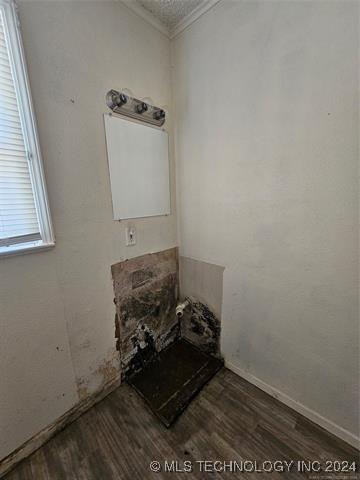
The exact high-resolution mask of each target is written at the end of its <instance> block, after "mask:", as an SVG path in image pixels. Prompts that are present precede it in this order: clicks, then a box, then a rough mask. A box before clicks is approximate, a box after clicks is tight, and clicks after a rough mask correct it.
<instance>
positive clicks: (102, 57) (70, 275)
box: [0, 0, 177, 458]
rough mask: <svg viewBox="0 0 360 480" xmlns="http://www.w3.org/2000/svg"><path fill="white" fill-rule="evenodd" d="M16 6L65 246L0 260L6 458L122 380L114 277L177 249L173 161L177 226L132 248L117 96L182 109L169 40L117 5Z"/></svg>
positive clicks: (0, 418)
mask: <svg viewBox="0 0 360 480" xmlns="http://www.w3.org/2000/svg"><path fill="white" fill-rule="evenodd" d="M17 3H19V14H20V22H21V31H22V36H23V42H24V48H25V54H26V60H27V64H28V70H29V77H30V84H31V89H32V94H33V101H34V107H35V113H36V118H37V123H38V128H39V136H40V145H41V149H42V154H43V160H44V167H45V175H46V181H47V187H48V192H49V200H50V207H51V212H52V219H53V222H54V228H55V235H56V246H55V248H53V249H51V250H49V251H44V252H39V253H32V254H28V255H20V256H16V257H11V258H0V355H1V361H0V432H1V434H0V458H2V457H4V456H6V455H7V454H9V453H10V452H11V451H13V450H14V449H15V448H17V447H19V446H20V445H21V444H23V443H24V442H25V441H27V440H28V439H29V438H30V437H32V436H33V435H35V434H37V433H38V432H39V431H40V430H41V429H43V428H45V427H46V426H47V425H50V424H51V423H52V422H54V420H56V419H57V418H58V417H60V416H61V415H62V414H64V413H65V412H66V411H67V410H69V409H70V408H71V407H72V406H74V405H75V404H76V403H77V402H78V401H79V400H80V399H84V398H86V397H87V396H89V395H91V394H92V393H94V392H96V391H98V390H99V389H101V388H102V387H103V385H104V384H106V382H108V381H111V380H112V379H114V378H116V377H118V376H119V354H118V352H117V351H116V349H115V339H114V304H113V286H112V279H111V270H110V267H111V265H113V264H115V263H116V262H119V261H121V260H124V259H125V258H128V257H131V256H139V255H142V254H144V253H148V252H156V251H159V250H164V249H167V248H171V247H174V246H175V245H176V244H177V241H176V223H175V215H174V212H175V204H174V163H173V156H172V155H170V170H171V192H172V214H171V215H168V216H163V217H153V218H149V219H138V220H134V221H132V224H133V225H135V227H136V229H137V244H136V246H133V247H125V227H126V225H127V222H114V221H113V218H112V205H111V191H110V182H109V172H108V165H107V156H106V144H105V134H104V124H103V113H104V112H106V111H107V110H108V109H107V107H106V105H105V94H106V92H107V91H108V90H109V89H110V88H115V89H121V88H130V89H131V90H132V91H133V93H134V94H135V95H136V96H138V97H140V98H141V97H149V96H150V97H152V99H153V101H154V102H155V104H156V105H160V106H161V105H168V107H169V108H170V109H171V99H170V51H169V40H168V38H166V37H165V36H164V35H162V34H161V33H159V32H158V31H157V30H156V29H154V28H153V27H152V26H151V25H149V24H148V23H146V22H145V21H144V20H142V19H141V18H139V17H138V16H137V15H135V14H134V13H132V12H131V11H130V10H128V9H127V8H126V7H125V6H123V5H122V4H121V2H117V1H114V2H112V1H106V2H103V1H98V2H96V1H92V2H75V1H74V2H68V1H64V2H57V1H51V2H37V1H31V0H27V1H24V2H22V1H20V2H17ZM171 118H172V114H171V112H170V115H169V118H168V119H167V121H166V124H165V127H166V128H167V129H170V130H171ZM171 142H172V137H171V136H170V143H171ZM134 282H135V283H136V282H141V279H136V278H135V279H134Z"/></svg>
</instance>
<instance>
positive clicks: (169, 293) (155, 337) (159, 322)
mask: <svg viewBox="0 0 360 480" xmlns="http://www.w3.org/2000/svg"><path fill="white" fill-rule="evenodd" d="M111 271H112V276H113V282H114V293H115V299H114V301H115V305H116V318H115V324H116V334H115V335H116V338H117V348H118V350H119V351H120V359H121V368H122V374H123V376H124V375H129V374H131V373H133V372H134V371H137V370H139V369H140V368H141V367H142V366H143V365H144V364H145V363H147V362H148V361H149V360H151V359H153V358H154V356H155V355H156V353H157V352H159V351H160V350H162V349H163V348H165V347H166V346H167V345H169V344H170V343H171V342H172V341H174V340H175V339H176V338H177V337H178V336H179V333H180V332H179V325H178V320H177V318H176V315H175V308H176V303H177V298H178V254H177V248H171V249H169V250H164V251H162V252H158V253H152V254H147V255H142V256H140V257H136V258H132V259H130V260H125V261H123V262H119V263H116V264H115V265H112V267H111Z"/></svg>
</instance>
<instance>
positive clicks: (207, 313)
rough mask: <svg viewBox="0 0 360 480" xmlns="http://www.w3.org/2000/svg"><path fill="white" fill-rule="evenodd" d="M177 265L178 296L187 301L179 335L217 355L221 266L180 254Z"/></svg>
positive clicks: (219, 330) (218, 354)
mask: <svg viewBox="0 0 360 480" xmlns="http://www.w3.org/2000/svg"><path fill="white" fill-rule="evenodd" d="M179 268H180V296H181V298H183V299H184V298H186V299H187V300H189V302H190V306H189V307H188V308H187V309H185V311H184V316H183V318H182V320H181V336H182V337H183V338H185V339H187V340H189V341H190V342H191V343H193V344H194V345H196V346H198V347H199V348H200V349H201V350H203V351H204V352H206V353H209V354H212V355H215V356H217V357H220V356H221V353H220V332H221V322H220V320H221V305H222V292H223V272H224V267H222V266H219V265H214V264H210V263H207V262H202V261H199V260H195V259H193V258H187V257H180V260H179Z"/></svg>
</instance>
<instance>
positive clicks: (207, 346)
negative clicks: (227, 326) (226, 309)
mask: <svg viewBox="0 0 360 480" xmlns="http://www.w3.org/2000/svg"><path fill="white" fill-rule="evenodd" d="M187 300H189V302H190V308H188V309H187V311H185V312H184V317H183V318H182V319H181V335H182V337H183V338H185V339H187V340H189V341H190V342H191V343H193V344H194V345H196V346H197V347H198V348H199V349H200V350H202V351H203V352H205V353H208V354H210V355H214V356H216V357H220V356H221V355H220V331H221V327H220V319H219V318H217V316H216V315H215V313H214V312H213V311H212V310H211V309H210V307H209V306H208V305H206V304H205V303H202V302H200V301H198V300H196V299H194V298H190V297H187Z"/></svg>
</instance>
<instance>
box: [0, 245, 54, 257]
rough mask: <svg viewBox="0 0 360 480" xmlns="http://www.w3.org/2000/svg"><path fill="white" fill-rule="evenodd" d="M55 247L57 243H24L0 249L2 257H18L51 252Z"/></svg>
mask: <svg viewBox="0 0 360 480" xmlns="http://www.w3.org/2000/svg"><path fill="white" fill-rule="evenodd" d="M53 247H55V242H51V243H43V242H32V243H23V244H20V245H16V246H12V247H0V257H1V258H3V257H13V256H16V255H25V254H27V253H37V252H42V251H44V250H50V249H51V248H53Z"/></svg>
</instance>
